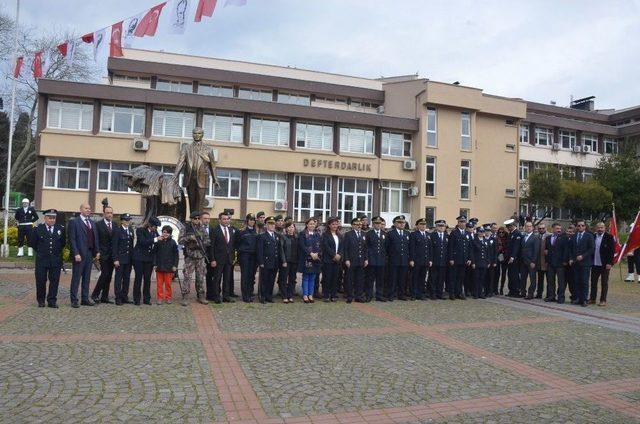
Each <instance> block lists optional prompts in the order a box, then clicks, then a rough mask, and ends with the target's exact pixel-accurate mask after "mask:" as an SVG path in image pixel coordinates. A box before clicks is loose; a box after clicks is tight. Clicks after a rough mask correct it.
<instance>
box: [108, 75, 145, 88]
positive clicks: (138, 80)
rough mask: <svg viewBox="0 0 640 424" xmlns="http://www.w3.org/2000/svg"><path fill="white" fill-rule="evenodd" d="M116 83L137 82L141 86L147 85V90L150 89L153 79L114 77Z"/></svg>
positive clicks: (131, 76)
mask: <svg viewBox="0 0 640 424" xmlns="http://www.w3.org/2000/svg"><path fill="white" fill-rule="evenodd" d="M113 80H114V81H128V82H136V83H141V84H146V85H147V88H149V85H150V81H151V78H150V77H141V76H137V75H119V74H114V75H113Z"/></svg>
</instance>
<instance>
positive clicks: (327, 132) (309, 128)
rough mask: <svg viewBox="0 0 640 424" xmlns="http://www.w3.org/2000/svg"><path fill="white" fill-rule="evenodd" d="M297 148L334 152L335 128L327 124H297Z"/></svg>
mask: <svg viewBox="0 0 640 424" xmlns="http://www.w3.org/2000/svg"><path fill="white" fill-rule="evenodd" d="M296 146H297V147H299V148H302V149H316V150H332V149H333V126H332V125H327V124H311V123H306V122H298V123H297V124H296Z"/></svg>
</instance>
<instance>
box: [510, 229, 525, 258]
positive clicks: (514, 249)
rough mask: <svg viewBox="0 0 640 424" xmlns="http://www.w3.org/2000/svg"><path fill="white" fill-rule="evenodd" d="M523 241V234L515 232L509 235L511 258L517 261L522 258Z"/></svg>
mask: <svg viewBox="0 0 640 424" xmlns="http://www.w3.org/2000/svg"><path fill="white" fill-rule="evenodd" d="M521 239H522V233H520V231H518V230H513V231H512V232H511V234H510V235H509V248H508V251H509V258H513V259H514V260H517V259H518V258H519V257H520V243H521V242H520V240H521Z"/></svg>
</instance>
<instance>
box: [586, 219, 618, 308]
mask: <svg viewBox="0 0 640 424" xmlns="http://www.w3.org/2000/svg"><path fill="white" fill-rule="evenodd" d="M614 250H615V243H614V241H613V236H612V235H611V234H609V233H607V232H606V231H605V226H604V222H598V223H597V224H596V235H595V240H594V253H593V266H592V267H591V296H590V297H589V303H590V304H594V303H596V297H597V296H598V279H600V280H601V284H602V289H601V291H600V303H598V306H606V305H607V292H608V291H609V272H610V271H611V268H612V267H613V254H614Z"/></svg>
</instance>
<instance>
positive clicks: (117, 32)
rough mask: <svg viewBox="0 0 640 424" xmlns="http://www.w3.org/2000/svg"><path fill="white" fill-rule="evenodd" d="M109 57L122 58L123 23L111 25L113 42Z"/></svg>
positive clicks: (110, 46)
mask: <svg viewBox="0 0 640 424" xmlns="http://www.w3.org/2000/svg"><path fill="white" fill-rule="evenodd" d="M109 56H113V57H121V56H123V54H122V21H120V22H118V23H117V24H113V25H111V41H110V42H109Z"/></svg>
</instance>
